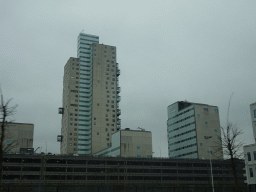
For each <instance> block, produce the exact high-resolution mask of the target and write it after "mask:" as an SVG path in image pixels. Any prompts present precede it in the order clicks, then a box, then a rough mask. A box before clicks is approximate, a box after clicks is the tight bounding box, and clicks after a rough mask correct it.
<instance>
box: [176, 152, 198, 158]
mask: <svg viewBox="0 0 256 192" xmlns="http://www.w3.org/2000/svg"><path fill="white" fill-rule="evenodd" d="M195 153H197V151H193V152H189V153H184V154H181V155H177V156H174V158H176V157H183V156H187V155H192V154H195Z"/></svg>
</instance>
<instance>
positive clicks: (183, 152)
mask: <svg viewBox="0 0 256 192" xmlns="http://www.w3.org/2000/svg"><path fill="white" fill-rule="evenodd" d="M167 110H168V120H167V134H168V154H169V157H172V158H198V159H210V158H212V159H222V158H223V151H222V143H221V130H220V120H219V110H218V107H217V106H210V105H206V104H199V103H191V102H187V101H184V102H183V101H178V102H176V103H174V104H172V105H169V106H168V108H167ZM216 146H218V147H220V149H219V150H218V151H217V147H216Z"/></svg>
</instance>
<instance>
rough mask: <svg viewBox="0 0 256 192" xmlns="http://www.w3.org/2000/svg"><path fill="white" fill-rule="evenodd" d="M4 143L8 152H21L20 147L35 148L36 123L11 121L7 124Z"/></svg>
mask: <svg viewBox="0 0 256 192" xmlns="http://www.w3.org/2000/svg"><path fill="white" fill-rule="evenodd" d="M5 130H6V132H5V140H4V145H5V147H7V149H6V152H8V153H19V152H20V148H33V137H34V125H33V124H25V123H24V124H23V123H10V124H8V125H7V126H6V129H5Z"/></svg>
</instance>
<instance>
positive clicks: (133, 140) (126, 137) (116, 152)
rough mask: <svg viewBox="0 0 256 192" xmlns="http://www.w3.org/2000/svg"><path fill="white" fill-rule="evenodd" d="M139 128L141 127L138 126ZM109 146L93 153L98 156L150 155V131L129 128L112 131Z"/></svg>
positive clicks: (149, 156)
mask: <svg viewBox="0 0 256 192" xmlns="http://www.w3.org/2000/svg"><path fill="white" fill-rule="evenodd" d="M140 129H141V128H140ZM111 137H112V139H111V140H112V145H111V147H109V148H107V149H104V150H102V151H100V152H98V153H96V154H95V156H99V157H106V156H111V157H137V158H151V157H152V133H151V131H145V129H141V130H131V129H130V128H125V129H122V130H119V131H118V132H116V133H114V134H113V135H112V136H111Z"/></svg>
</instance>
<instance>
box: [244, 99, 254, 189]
mask: <svg viewBox="0 0 256 192" xmlns="http://www.w3.org/2000/svg"><path fill="white" fill-rule="evenodd" d="M250 111H251V120H252V130H253V136H254V139H255V143H254V144H251V145H245V146H244V147H243V148H244V157H245V170H246V177H247V185H248V187H249V191H250V192H255V191H256V103H252V104H251V105H250Z"/></svg>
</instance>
